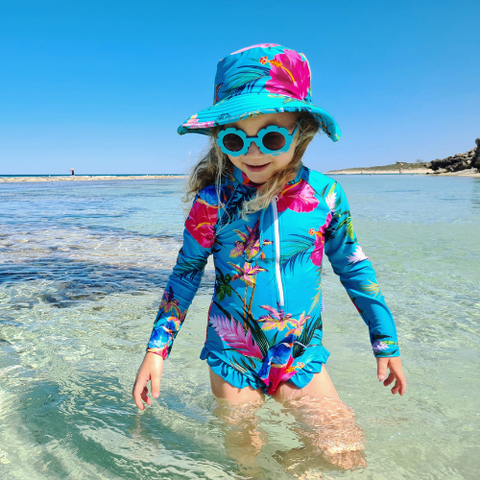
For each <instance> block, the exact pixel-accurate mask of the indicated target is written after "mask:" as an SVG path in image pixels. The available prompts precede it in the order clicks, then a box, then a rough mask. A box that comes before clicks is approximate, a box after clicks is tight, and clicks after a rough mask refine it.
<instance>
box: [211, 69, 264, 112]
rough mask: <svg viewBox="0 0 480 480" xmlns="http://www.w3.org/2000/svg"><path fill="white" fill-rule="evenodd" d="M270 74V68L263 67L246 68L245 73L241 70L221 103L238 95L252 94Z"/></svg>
mask: <svg viewBox="0 0 480 480" xmlns="http://www.w3.org/2000/svg"><path fill="white" fill-rule="evenodd" d="M252 70H256V71H257V72H258V73H253V72H252ZM269 72H270V69H269V68H266V67H263V66H261V65H248V66H245V70H244V71H242V70H240V71H239V72H238V73H236V74H235V75H232V84H231V85H229V87H230V88H228V89H227V90H226V95H225V96H224V97H223V99H222V100H221V102H220V103H222V102H224V101H225V100H227V99H228V98H231V97H234V96H236V95H240V94H242V93H249V92H251V91H252V90H253V88H254V87H255V84H256V83H257V82H258V81H259V80H261V79H262V78H265V77H270V74H269Z"/></svg>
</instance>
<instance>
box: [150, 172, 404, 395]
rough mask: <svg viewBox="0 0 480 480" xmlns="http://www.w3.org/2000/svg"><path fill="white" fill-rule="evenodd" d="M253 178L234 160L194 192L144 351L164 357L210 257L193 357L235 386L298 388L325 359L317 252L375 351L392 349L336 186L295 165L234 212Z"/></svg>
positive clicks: (389, 328) (393, 339)
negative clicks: (278, 185)
mask: <svg viewBox="0 0 480 480" xmlns="http://www.w3.org/2000/svg"><path fill="white" fill-rule="evenodd" d="M257 187H258V186H255V185H254V184H251V183H250V181H249V180H248V178H247V177H246V176H245V175H244V174H243V173H242V172H241V170H239V169H238V168H237V167H234V170H233V172H232V175H231V176H230V177H228V178H225V179H224V180H223V182H222V184H221V185H220V187H219V188H218V187H217V188H216V187H215V186H214V185H212V186H208V187H206V188H204V189H202V190H200V191H199V192H198V194H197V196H196V197H195V200H194V202H193V206H192V209H191V211H190V213H189V215H188V218H187V220H186V222H185V230H184V239H183V246H182V248H181V249H180V252H179V254H178V258H177V263H176V265H175V267H174V269H173V272H172V274H171V276H170V278H169V280H168V283H167V286H166V288H165V292H164V295H163V298H162V301H161V304H160V308H159V312H158V315H157V317H156V319H155V322H154V326H153V332H152V335H151V338H150V342H149V344H148V349H147V350H148V351H153V352H156V353H158V354H161V355H162V356H163V358H167V356H168V355H169V353H170V350H171V348H172V344H173V341H174V339H175V337H176V335H177V334H178V332H179V330H180V327H181V326H182V323H183V321H184V319H185V316H186V313H187V310H188V307H189V306H190V303H191V302H192V300H193V297H194V296H195V293H196V291H197V289H198V287H199V285H200V281H201V278H202V275H203V271H204V267H205V264H206V263H207V259H208V256H209V255H211V254H212V255H213V256H214V264H215V272H216V281H215V290H214V294H213V298H212V303H211V306H210V309H209V313H208V326H207V336H206V341H205V346H204V348H203V350H202V353H201V356H200V357H201V358H202V359H206V360H207V363H208V364H209V365H210V367H211V368H212V369H213V371H214V372H215V373H217V374H218V375H220V376H222V377H223V378H224V379H225V380H226V381H227V382H229V383H230V384H232V385H233V386H235V387H237V388H244V387H246V386H252V387H254V388H259V387H261V388H263V389H264V391H265V392H266V393H267V394H273V393H274V392H275V390H276V388H277V386H278V384H279V383H280V382H284V381H287V380H289V381H291V382H293V383H294V384H295V385H297V386H298V387H300V388H302V387H303V386H305V385H306V384H308V382H309V381H310V380H311V378H312V376H313V374H314V373H316V372H319V371H320V370H321V368H322V364H324V363H326V361H327V358H328V356H329V353H328V351H327V350H326V349H325V347H324V346H323V345H322V336H323V329H322V316H321V304H322V289H321V274H322V261H323V255H324V253H325V254H326V255H327V256H328V259H329V260H330V263H331V264H332V267H333V270H334V271H335V273H336V274H337V275H338V276H339V277H340V281H341V282H342V284H343V286H344V287H345V289H346V291H347V293H348V295H349V297H350V299H351V300H352V302H353V304H354V305H355V307H356V308H357V310H358V312H359V313H360V315H361V317H362V318H363V320H364V321H365V323H366V324H367V326H368V329H369V332H370V340H371V344H372V348H373V353H374V355H375V356H377V357H379V356H382V357H394V356H398V355H399V351H398V343H397V335H396V329H395V323H394V320H393V317H392V314H391V313H390V310H389V309H388V307H387V306H386V304H385V301H384V298H383V296H382V294H381V292H380V289H379V286H378V283H377V280H376V277H375V272H374V270H373V268H372V266H371V263H370V261H369V260H368V258H367V257H366V256H365V254H364V253H363V251H362V248H361V247H360V245H359V244H358V243H357V239H356V236H355V233H354V230H353V227H352V221H351V216H350V211H349V206H348V203H347V199H346V197H345V193H344V192H343V190H342V188H341V186H340V185H339V184H338V183H337V182H336V181H334V180H332V179H331V178H329V177H326V176H325V175H322V174H321V173H318V172H315V171H313V170H310V169H308V168H306V167H304V166H302V167H301V168H300V170H299V172H298V174H297V176H296V177H295V179H294V180H292V181H291V182H289V183H288V184H287V185H285V187H284V189H283V190H282V192H281V193H279V194H278V196H277V197H275V198H274V199H273V201H272V202H271V204H270V205H269V206H268V207H267V208H265V209H263V210H261V211H258V212H255V213H253V214H250V215H248V217H247V219H244V218H242V216H241V211H242V205H243V203H244V202H245V201H246V200H248V199H250V198H252V197H253V196H254V195H255V193H256V188H257Z"/></svg>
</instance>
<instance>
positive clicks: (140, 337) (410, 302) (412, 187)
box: [0, 176, 480, 480]
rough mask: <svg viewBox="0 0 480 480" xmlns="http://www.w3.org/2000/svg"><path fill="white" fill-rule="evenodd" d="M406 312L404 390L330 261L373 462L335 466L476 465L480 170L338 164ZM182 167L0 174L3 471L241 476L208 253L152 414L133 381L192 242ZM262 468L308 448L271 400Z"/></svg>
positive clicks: (444, 472)
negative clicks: (211, 343) (386, 369)
mask: <svg viewBox="0 0 480 480" xmlns="http://www.w3.org/2000/svg"><path fill="white" fill-rule="evenodd" d="M338 179H339V181H340V182H341V183H342V185H343V187H344V189H345V190H346V192H347V195H348V197H349V200H350V203H351V207H352V212H353V216H354V225H355V228H356V232H357V236H358V238H359V241H360V244H361V245H362V247H363V249H364V251H365V252H366V253H367V255H369V257H370V259H371V260H372V263H373V265H374V267H375V268H376V271H377V275H378V278H379V282H380V285H381V287H382V290H383V293H384V295H385V297H386V299H387V302H388V304H389V306H390V308H391V309H392V311H393V313H394V316H395V318H396V322H397V328H398V331H399V336H400V341H401V352H402V357H403V364H404V371H405V373H406V375H407V379H408V381H409V385H408V389H407V393H406V395H405V396H404V397H402V398H400V397H398V395H396V396H392V395H391V394H390V392H389V390H388V389H386V388H384V387H383V386H382V385H381V384H379V382H378V381H377V380H376V375H375V374H376V371H375V360H374V358H373V356H372V354H371V353H370V347H369V342H368V338H367V329H366V327H365V325H364V324H363V322H362V320H361V319H360V317H359V316H358V314H357V313H356V311H355V310H354V308H353V306H352V305H351V303H350V301H349V300H348V297H347V295H346V293H345V292H344V290H343V289H342V287H341V285H340V283H339V282H338V279H337V278H336V277H335V275H334V274H333V272H332V271H331V269H330V268H329V267H327V268H326V269H325V280H324V292H325V307H326V311H325V314H324V324H325V341H324V343H325V346H326V347H327V348H328V349H329V350H330V352H331V354H332V355H331V357H330V359H329V363H328V366H329V373H330V375H331V377H332V379H333V381H334V384H335V385H336V387H337V390H338V392H339V394H340V396H341V398H342V399H343V400H344V401H345V402H346V403H347V404H349V405H350V406H351V407H353V408H354V410H355V412H356V417H357V421H358V423H359V424H360V425H361V427H362V428H363V430H364V432H365V437H366V458H367V462H368V467H367V468H366V469H362V470H354V471H341V470H338V469H336V468H334V467H330V466H328V465H327V464H325V463H321V462H320V461H317V460H316V459H305V464H306V465H309V466H311V467H314V468H317V469H319V470H321V471H322V472H323V474H324V478H335V479H336V478H347V479H357V478H358V479H375V480H376V479H379V480H380V479H382V480H383V479H385V478H389V479H404V478H415V479H416V478H432V479H443V478H445V479H447V478H448V479H474V478H475V479H476V478H478V470H479V468H480V457H479V455H478V448H479V443H480V442H479V440H478V431H479V429H480V402H479V398H480V386H479V385H480V382H479V380H480V375H479V373H478V372H479V371H480V333H479V332H480V329H479V323H480V295H479V292H480V261H479V255H480V246H479V239H480V180H479V179H473V178H456V177H429V176H425V177H424V176H401V177H400V176H387V177H384V176H362V177H360V176H341V177H340V176H339V177H338ZM182 188H183V180H181V179H168V180H146V179H145V180H128V181H115V180H110V181H108V182H102V181H97V182H88V183H87V182H81V183H72V182H48V183H47V182H38V183H37V182H36V183H15V184H0V478H2V479H3V478H5V479H8V480H10V479H25V478H29V479H31V480H36V479H67V478H68V479H82V480H83V479H109V480H110V479H112V480H113V479H190V478H200V479H231V478H245V477H242V476H241V475H240V473H239V470H238V468H237V465H236V464H235V462H234V461H233V460H231V459H229V458H228V456H227V455H226V451H225V445H224V438H225V426H224V425H223V424H222V422H221V420H220V419H219V418H217V416H216V415H215V414H214V411H213V398H212V396H211V393H210V388H209V382H208V372H207V369H206V366H205V364H204V363H203V362H202V361H200V360H199V359H198V356H199V353H200V349H201V346H202V344H203V339H204V332H205V326H206V325H205V319H206V313H207V308H208V302H209V294H210V292H211V291H212V287H213V281H214V275H213V271H212V267H211V265H210V266H209V267H208V268H207V272H206V275H205V277H204V281H203V284H202V287H201V289H200V292H199V294H198V295H197V297H196V298H195V301H194V303H193V305H192V307H191V309H190V311H189V314H188V318H187V321H186V323H185V325H184V327H183V329H182V332H181V333H180V335H179V337H178V339H177V341H176V344H175V347H174V349H173V353H172V355H171V357H170V359H169V360H168V363H167V364H166V369H165V373H164V376H163V379H162V393H161V396H160V398H159V400H158V401H156V402H154V406H153V407H152V408H148V409H147V410H146V411H145V412H143V413H139V412H138V410H137V409H136V407H135V406H134V404H133V401H132V399H131V394H130V392H131V389H132V384H133V381H134V378H135V374H136V371H137V369H138V366H139V364H140V362H141V360H142V358H143V352H144V348H145V344H146V341H147V340H148V337H149V335H150V331H151V327H152V323H153V318H154V316H155V313H156V310H157V307H158V303H159V300H160V298H161V295H162V289H163V287H164V286H165V283H166V280H167V278H168V275H169V272H170V270H171V268H172V266H173V264H174V261H175V257H176V253H177V251H178V248H179V247H180V242H181V231H182V224H183V218H184V217H183V212H182V210H181V201H180V198H181V195H182ZM259 416H260V418H261V426H262V429H264V430H265V432H267V434H268V438H269V440H268V444H267V445H266V446H265V447H264V448H263V450H262V452H261V454H260V456H259V464H260V466H261V468H262V472H263V473H262V474H261V476H260V477H258V478H265V479H270V478H271V479H276V480H277V479H288V478H292V477H291V476H290V475H289V474H288V473H285V471H284V469H283V468H282V466H281V465H280V464H279V463H278V462H277V460H276V458H278V455H277V454H278V452H285V451H288V450H289V449H296V448H298V447H300V446H301V445H300V443H299V440H298V438H297V436H296V435H295V433H294V429H293V426H294V425H293V420H292V418H290V417H289V416H285V415H283V414H282V406H281V405H279V404H277V403H275V402H274V401H273V400H272V401H268V402H267V403H266V404H265V406H264V407H263V408H262V410H261V411H260V412H259Z"/></svg>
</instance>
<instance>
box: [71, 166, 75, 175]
mask: <svg viewBox="0 0 480 480" xmlns="http://www.w3.org/2000/svg"><path fill="white" fill-rule="evenodd" d="M70 171H71V172H72V175H73V176H75V170H74V169H73V168H71V169H70Z"/></svg>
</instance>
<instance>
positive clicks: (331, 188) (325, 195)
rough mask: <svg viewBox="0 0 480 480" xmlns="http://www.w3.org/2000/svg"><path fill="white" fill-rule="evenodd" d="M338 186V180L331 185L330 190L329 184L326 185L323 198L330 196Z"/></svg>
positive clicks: (322, 194)
mask: <svg viewBox="0 0 480 480" xmlns="http://www.w3.org/2000/svg"><path fill="white" fill-rule="evenodd" d="M336 186H337V182H334V183H333V184H332V185H330V190H328V193H327V189H328V187H329V186H328V185H326V186H325V188H324V189H323V190H322V193H321V194H320V195H321V196H322V197H323V198H325V197H328V196H329V195H330V194H332V193H334V192H335V187H336Z"/></svg>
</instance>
